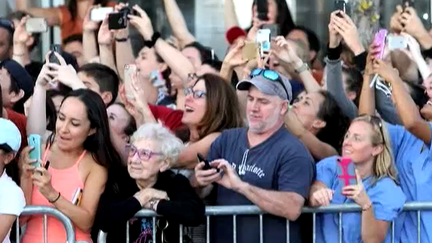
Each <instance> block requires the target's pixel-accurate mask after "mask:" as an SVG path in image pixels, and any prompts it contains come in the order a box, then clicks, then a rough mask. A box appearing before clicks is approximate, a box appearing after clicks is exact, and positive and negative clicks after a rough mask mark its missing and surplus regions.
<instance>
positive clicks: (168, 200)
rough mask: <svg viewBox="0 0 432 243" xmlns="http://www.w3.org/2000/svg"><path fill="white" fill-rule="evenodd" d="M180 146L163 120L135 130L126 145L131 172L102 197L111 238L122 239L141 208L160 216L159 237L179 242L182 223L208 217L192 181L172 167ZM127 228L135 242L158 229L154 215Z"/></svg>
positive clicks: (103, 221)
mask: <svg viewBox="0 0 432 243" xmlns="http://www.w3.org/2000/svg"><path fill="white" fill-rule="evenodd" d="M182 149H183V144H182V142H181V141H180V140H179V139H178V138H176V137H175V136H174V135H173V134H171V133H170V132H169V131H168V130H167V129H166V128H164V127H163V126H161V125H159V124H146V125H143V126H141V127H140V128H139V129H138V130H137V131H136V132H135V133H134V135H133V136H132V137H131V144H129V145H127V150H128V154H129V158H128V162H127V172H126V171H124V172H123V173H128V174H129V176H127V175H126V176H124V180H117V182H116V184H117V186H115V187H113V190H106V191H105V193H104V194H103V195H102V197H101V204H100V211H99V214H98V215H99V216H100V217H99V218H98V221H99V222H98V223H99V224H100V227H101V229H102V230H103V231H104V232H107V233H108V239H107V240H108V242H123V241H124V240H125V239H126V222H127V221H129V220H130V219H132V218H133V216H134V215H135V214H136V213H137V212H138V211H139V210H140V209H142V208H145V209H150V210H153V211H155V212H156V213H158V214H159V215H161V216H162V218H160V219H158V220H157V224H156V227H157V229H156V234H157V239H158V240H157V242H165V241H163V240H162V238H163V239H165V240H167V241H168V242H177V241H178V236H179V232H178V231H179V226H178V224H183V225H185V226H197V225H199V224H200V223H202V222H204V212H205V207H204V204H203V202H202V201H201V200H200V199H199V197H198V195H197V194H196V193H195V191H194V189H193V188H192V187H191V186H190V184H189V180H188V179H187V178H186V177H184V176H183V175H181V174H175V173H174V172H172V171H171V170H169V168H170V166H171V165H172V164H173V163H174V162H176V160H177V158H178V156H179V154H180V152H181V151H182ZM119 173H122V172H121V171H119ZM115 188H116V189H115ZM129 229H130V230H129V232H130V239H132V241H133V242H148V240H149V239H151V237H152V233H154V230H155V229H153V227H152V219H151V218H143V219H138V220H135V221H130V227H129Z"/></svg>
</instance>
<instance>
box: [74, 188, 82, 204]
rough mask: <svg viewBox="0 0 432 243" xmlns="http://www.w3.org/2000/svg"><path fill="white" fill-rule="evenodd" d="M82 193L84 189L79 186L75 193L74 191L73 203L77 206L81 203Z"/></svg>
mask: <svg viewBox="0 0 432 243" xmlns="http://www.w3.org/2000/svg"><path fill="white" fill-rule="evenodd" d="M82 193H83V190H82V189H81V188H77V189H76V190H75V193H74V195H73V197H72V204H74V205H76V206H79V205H80V203H81V197H82Z"/></svg>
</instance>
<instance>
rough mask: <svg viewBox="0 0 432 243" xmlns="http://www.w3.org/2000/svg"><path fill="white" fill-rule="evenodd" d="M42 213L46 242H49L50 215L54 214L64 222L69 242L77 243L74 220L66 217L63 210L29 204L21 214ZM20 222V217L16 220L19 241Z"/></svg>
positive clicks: (18, 240)
mask: <svg viewBox="0 0 432 243" xmlns="http://www.w3.org/2000/svg"><path fill="white" fill-rule="evenodd" d="M40 214H42V215H43V217H42V222H43V225H42V228H43V237H44V243H46V242H48V238H47V236H48V215H50V216H53V217H55V218H57V219H58V220H60V222H62V224H63V226H64V228H65V230H66V240H67V243H75V230H74V226H73V224H72V221H71V220H70V219H69V218H68V217H66V215H64V214H63V213H62V212H60V211H59V210H57V209H55V208H52V207H44V206H27V207H25V208H24V211H23V212H22V213H21V216H25V215H40ZM19 225H20V222H19V218H18V219H17V221H16V240H17V242H20V234H19V229H20V227H19Z"/></svg>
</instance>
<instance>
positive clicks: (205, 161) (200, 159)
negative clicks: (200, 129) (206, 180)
mask: <svg viewBox="0 0 432 243" xmlns="http://www.w3.org/2000/svg"><path fill="white" fill-rule="evenodd" d="M197 157H198V160H199V161H200V162H204V170H210V169H213V167H211V166H210V162H209V161H208V160H206V159H205V158H204V156H203V155H202V154H197ZM215 169H216V171H217V172H219V168H215Z"/></svg>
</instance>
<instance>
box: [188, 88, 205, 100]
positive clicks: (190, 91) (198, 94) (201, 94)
mask: <svg viewBox="0 0 432 243" xmlns="http://www.w3.org/2000/svg"><path fill="white" fill-rule="evenodd" d="M184 94H185V95H186V96H187V95H190V94H192V97H193V98H194V99H200V98H203V97H205V96H206V95H207V94H206V92H204V91H201V90H197V91H194V90H193V89H192V88H186V89H184Z"/></svg>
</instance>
